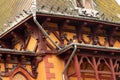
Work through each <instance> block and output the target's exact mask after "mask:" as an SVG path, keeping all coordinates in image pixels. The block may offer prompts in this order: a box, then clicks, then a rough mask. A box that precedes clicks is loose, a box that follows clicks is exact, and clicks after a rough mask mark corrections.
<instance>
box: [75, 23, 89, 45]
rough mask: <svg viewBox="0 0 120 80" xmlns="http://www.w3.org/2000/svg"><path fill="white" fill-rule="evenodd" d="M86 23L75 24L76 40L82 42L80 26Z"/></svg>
mask: <svg viewBox="0 0 120 80" xmlns="http://www.w3.org/2000/svg"><path fill="white" fill-rule="evenodd" d="M87 24H88V23H87V22H83V23H82V24H81V25H78V26H76V34H77V38H78V42H79V43H82V36H83V35H82V33H83V30H82V27H84V26H86V25H87Z"/></svg>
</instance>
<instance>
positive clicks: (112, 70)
mask: <svg viewBox="0 0 120 80" xmlns="http://www.w3.org/2000/svg"><path fill="white" fill-rule="evenodd" d="M109 60H110V66H111V72H112V78H113V80H116V77H115V71H114V66H113V62H112V59H109Z"/></svg>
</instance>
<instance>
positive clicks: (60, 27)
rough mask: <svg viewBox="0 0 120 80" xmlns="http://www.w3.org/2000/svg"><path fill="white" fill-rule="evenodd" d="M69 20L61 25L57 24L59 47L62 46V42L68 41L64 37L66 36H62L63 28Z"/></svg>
mask: <svg viewBox="0 0 120 80" xmlns="http://www.w3.org/2000/svg"><path fill="white" fill-rule="evenodd" d="M69 22H70V20H64V21H63V22H61V23H58V30H59V37H60V44H59V45H60V46H61V47H62V46H64V40H66V41H69V40H68V39H67V37H66V35H65V34H64V31H63V30H64V27H65V26H68V24H69Z"/></svg>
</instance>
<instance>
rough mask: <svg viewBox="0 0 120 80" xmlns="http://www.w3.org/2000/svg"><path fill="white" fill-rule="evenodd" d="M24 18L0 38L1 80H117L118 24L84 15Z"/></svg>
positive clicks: (39, 14) (86, 3) (119, 66)
mask: <svg viewBox="0 0 120 80" xmlns="http://www.w3.org/2000/svg"><path fill="white" fill-rule="evenodd" d="M78 1H79V0H78ZM83 1H84V2H82V3H84V5H81V7H83V6H84V7H85V8H86V10H87V9H89V8H90V9H91V8H93V5H92V4H91V3H92V0H83ZM79 3H81V2H79ZM79 6H80V4H79ZM44 7H45V6H43V5H42V6H41V9H43V8H44ZM59 9H60V8H59V7H58V8H57V10H59ZM43 10H44V9H43ZM65 10H67V9H65ZM24 13H25V14H26V15H27V17H26V18H24V19H22V20H21V21H20V22H19V23H17V24H16V25H14V26H12V27H10V28H9V29H8V30H6V31H5V32H4V33H2V34H1V35H0V45H1V48H0V77H1V80H119V76H120V24H119V23H112V22H107V21H102V20H99V19H98V17H97V16H94V15H92V18H89V17H90V16H91V15H89V14H84V16H82V17H78V16H74V15H60V14H54V13H53V12H52V13H46V12H44V13H43V12H39V11H37V13H36V19H35V18H34V16H32V14H30V13H29V12H26V11H24ZM83 13H85V11H83Z"/></svg>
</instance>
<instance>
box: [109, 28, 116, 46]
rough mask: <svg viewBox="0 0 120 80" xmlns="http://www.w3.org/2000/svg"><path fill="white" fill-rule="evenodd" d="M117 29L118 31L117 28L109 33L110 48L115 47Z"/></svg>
mask: <svg viewBox="0 0 120 80" xmlns="http://www.w3.org/2000/svg"><path fill="white" fill-rule="evenodd" d="M117 29H118V27H115V28H111V29H110V30H109V31H108V41H109V46H111V47H113V46H114V44H115V41H116V38H115V34H116V30H117Z"/></svg>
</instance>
